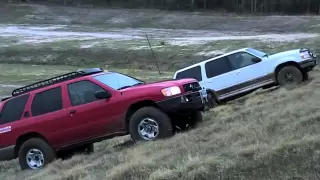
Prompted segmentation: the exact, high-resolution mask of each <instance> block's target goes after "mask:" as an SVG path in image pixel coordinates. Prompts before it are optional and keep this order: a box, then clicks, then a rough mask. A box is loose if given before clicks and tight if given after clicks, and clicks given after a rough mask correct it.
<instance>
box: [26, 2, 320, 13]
mask: <svg viewBox="0 0 320 180" xmlns="http://www.w3.org/2000/svg"><path fill="white" fill-rule="evenodd" d="M24 1H28V0H24ZM30 1H38V2H39V1H42V2H43V1H46V2H49V3H62V4H64V5H75V4H77V5H80V4H81V5H83V4H86V5H88V4H90V5H95V6H111V7H123V8H156V9H166V10H186V11H193V10H218V11H226V12H236V13H285V14H320V0H30Z"/></svg>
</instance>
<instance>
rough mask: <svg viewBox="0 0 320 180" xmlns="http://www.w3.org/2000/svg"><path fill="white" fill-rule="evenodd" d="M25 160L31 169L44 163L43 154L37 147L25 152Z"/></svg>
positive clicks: (37, 167)
mask: <svg viewBox="0 0 320 180" xmlns="http://www.w3.org/2000/svg"><path fill="white" fill-rule="evenodd" d="M26 161H27V164H28V166H29V167H30V168H31V169H39V168H41V167H43V165H44V155H43V153H42V152H41V151H40V150H39V149H30V150H29V151H28V152H27V155H26Z"/></svg>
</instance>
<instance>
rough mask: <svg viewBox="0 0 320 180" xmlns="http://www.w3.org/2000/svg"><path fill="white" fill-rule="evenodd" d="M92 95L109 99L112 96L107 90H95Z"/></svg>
mask: <svg viewBox="0 0 320 180" xmlns="http://www.w3.org/2000/svg"><path fill="white" fill-rule="evenodd" d="M94 95H95V96H96V98H97V99H109V98H111V96H112V94H111V93H110V92H109V91H96V92H95V93H94Z"/></svg>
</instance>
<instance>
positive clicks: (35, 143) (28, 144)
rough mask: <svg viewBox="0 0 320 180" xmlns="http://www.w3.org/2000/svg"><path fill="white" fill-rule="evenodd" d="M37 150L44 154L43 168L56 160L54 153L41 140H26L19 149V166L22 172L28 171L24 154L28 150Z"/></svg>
mask: <svg viewBox="0 0 320 180" xmlns="http://www.w3.org/2000/svg"><path fill="white" fill-rule="evenodd" d="M32 148H37V149H39V150H41V151H42V153H43V154H44V158H45V162H44V166H46V165H48V164H49V163H51V162H52V161H54V160H55V159H56V153H55V151H54V150H53V149H52V148H51V147H50V145H49V144H48V143H47V142H46V141H44V140H43V139H41V138H31V139H28V140H26V141H25V142H24V143H23V144H22V146H21V148H20V149H19V164H20V167H21V169H22V170H26V169H30V167H29V166H28V164H27V162H26V154H27V152H28V151H29V149H32Z"/></svg>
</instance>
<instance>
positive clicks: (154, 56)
mask: <svg viewBox="0 0 320 180" xmlns="http://www.w3.org/2000/svg"><path fill="white" fill-rule="evenodd" d="M145 36H146V37H147V40H148V43H149V47H150V50H151V53H152V56H153V58H154V59H155V60H156V65H157V68H158V72H159V75H161V72H160V68H159V65H158V61H157V58H156V55H155V54H154V52H153V49H152V47H151V43H150V41H149V38H148V36H147V34H145Z"/></svg>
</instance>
